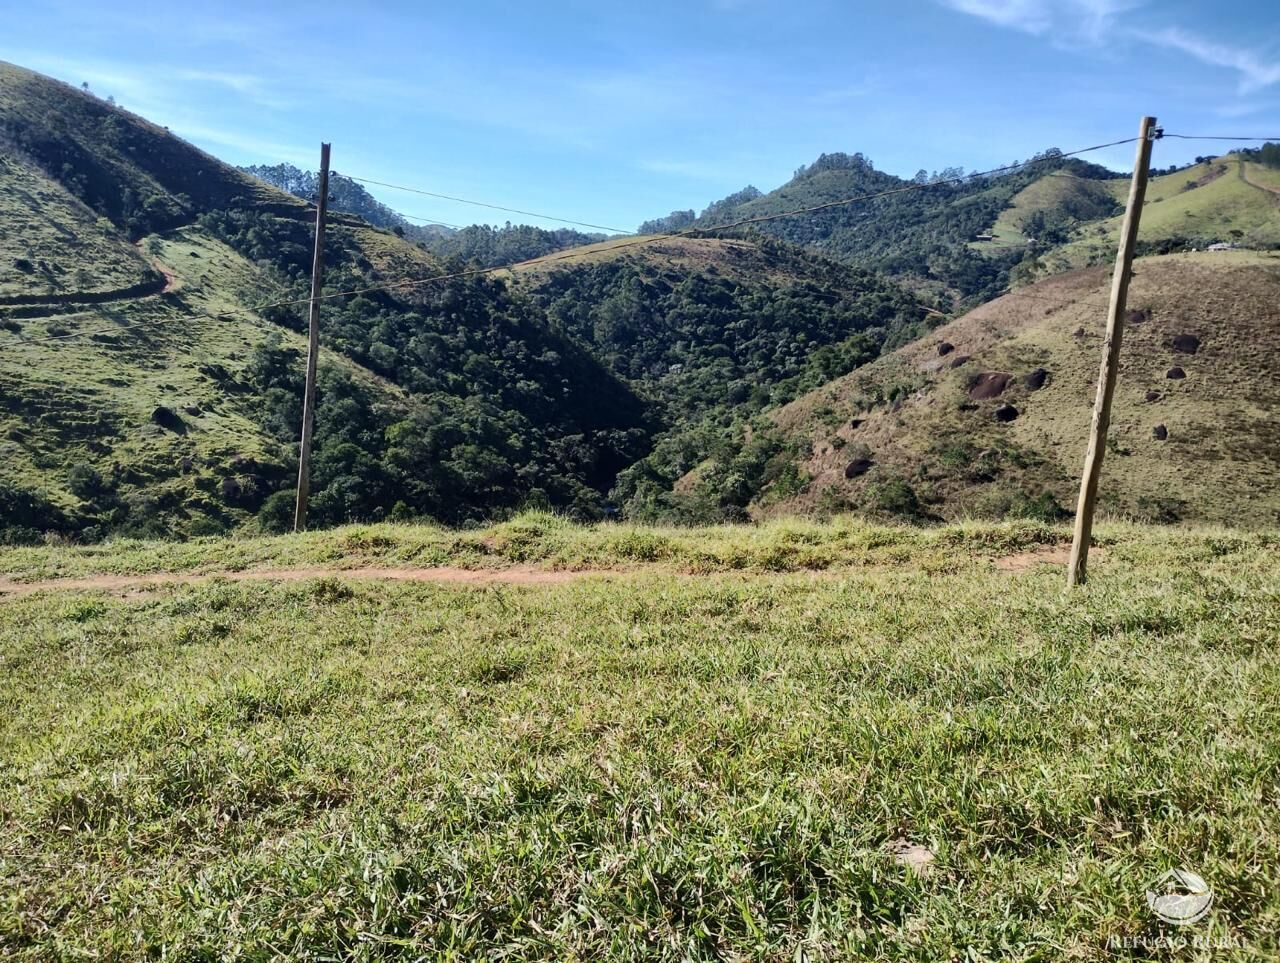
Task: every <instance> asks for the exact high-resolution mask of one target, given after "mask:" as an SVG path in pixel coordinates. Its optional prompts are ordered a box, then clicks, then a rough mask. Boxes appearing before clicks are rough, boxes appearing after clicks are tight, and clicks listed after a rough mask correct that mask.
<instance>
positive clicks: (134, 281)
mask: <svg viewBox="0 0 1280 963" xmlns="http://www.w3.org/2000/svg"><path fill="white" fill-rule="evenodd" d="M0 130H2V131H3V136H4V139H5V143H6V144H7V145H8V147H9V149H8V150H6V152H5V157H4V160H3V163H2V165H0V205H3V211H4V213H5V215H6V217H5V220H4V222H3V224H4V228H3V234H0V265H3V273H0V291H2V292H3V293H2V294H0V438H2V439H3V441H0V444H2V445H3V446H4V455H5V457H4V459H3V466H2V467H0V514H2V515H3V518H4V528H5V531H6V533H7V537H10V538H14V537H18V538H30V537H34V536H35V535H37V534H39V533H40V532H43V531H55V532H57V531H61V532H66V533H73V534H77V535H79V536H82V537H83V536H88V537H93V536H95V535H100V534H103V533H106V532H109V531H117V532H119V531H125V532H140V533H141V532H145V533H151V534H172V535H181V534H192V533H199V532H213V531H223V530H226V529H227V528H230V527H234V526H236V525H239V524H242V523H244V522H245V521H247V520H250V519H252V518H254V516H258V517H259V519H260V521H261V522H262V523H263V524H266V525H268V526H275V525H279V524H281V523H283V521H284V520H285V518H286V517H287V513H288V504H289V503H290V501H291V498H292V495H291V493H290V491H289V490H290V488H291V487H292V478H293V476H294V473H295V471H296V469H295V468H294V464H295V462H294V459H295V457H296V455H295V446H296V436H297V431H298V425H299V423H300V415H299V411H298V404H299V398H300V387H301V385H300V377H301V360H300V353H299V352H300V349H301V347H302V341H301V339H300V338H299V337H298V332H300V331H301V330H302V328H303V315H302V313H301V311H300V310H299V309H298V308H297V307H296V306H295V307H277V308H271V309H268V310H264V311H261V312H257V313H255V312H253V311H249V310H247V309H246V308H247V306H249V305H253V304H256V303H262V302H267V301H273V300H279V299H288V298H296V297H299V296H303V295H305V291H306V283H305V280H306V274H307V270H308V267H309V261H310V248H311V233H312V227H311V220H312V217H313V215H312V214H311V213H310V212H309V211H308V208H307V206H306V204H305V203H304V202H303V201H301V200H299V199H297V198H295V197H292V196H290V195H288V194H285V193H283V192H280V191H277V190H275V189H273V188H271V187H270V186H268V185H266V184H264V183H263V182H261V181H259V180H257V179H255V178H252V177H249V176H248V175H246V174H243V173H241V172H239V171H237V170H235V169H234V168H231V167H228V166H227V165H225V164H222V163H220V162H218V161H217V160H215V159H213V158H211V157H209V156H208V155H205V154H203V153H201V152H199V151H197V150H196V149H194V148H192V147H191V146H190V145H188V144H185V143H184V142H182V141H181V140H179V139H178V138H176V137H174V136H172V135H171V134H170V133H169V132H168V131H166V130H164V129H163V128H160V127H156V126H155V125H152V124H149V123H147V122H146V121H145V120H143V119H141V118H138V117H136V116H134V115H132V114H129V113H127V112H125V111H122V110H119V109H118V108H116V107H114V106H113V105H111V104H108V103H105V102H103V101H100V100H98V99H97V98H96V97H94V96H92V95H90V94H88V93H86V92H84V91H80V90H76V89H74V88H71V87H68V86H67V85H65V84H61V83H58V82H56V81H53V80H50V79H49V78H46V77H41V76H40V75H38V74H34V73H31V72H29V71H26V70H23V69H21V68H18V67H14V66H11V65H0ZM327 246H328V251H327V257H328V262H329V266H330V269H329V271H328V272H327V274H326V293H336V292H338V291H341V290H348V289H352V288H364V287H368V286H370V285H377V284H379V283H380V282H386V281H391V280H402V279H405V278H421V277H429V276H431V275H434V274H438V273H441V271H442V266H441V263H440V262H439V261H438V260H437V259H435V258H434V257H432V256H431V255H429V254H427V253H425V252H423V251H421V250H419V249H418V248H416V247H414V246H413V245H412V244H409V243H408V242H406V241H404V240H402V239H400V238H398V237H396V236H395V235H394V234H393V233H390V232H385V231H379V230H375V229H373V228H371V227H370V226H369V225H368V224H367V223H365V222H364V221H362V220H360V219H357V218H353V217H349V216H342V215H339V216H335V217H334V218H332V223H331V229H330V234H329V240H328V245H327ZM227 311H233V312H236V315H235V316H233V317H229V318H218V319H216V320H215V319H213V318H208V317H195V318H192V317H191V316H192V315H198V314H202V313H205V312H208V313H214V314H220V313H222V312H227ZM323 319H324V323H323V334H322V338H323V342H324V344H325V345H326V347H327V349H328V351H327V352H326V354H325V357H324V359H323V360H322V378H321V391H320V395H321V400H320V409H319V414H318V418H317V425H318V428H317V439H316V442H317V448H316V458H315V471H314V482H313V485H314V491H315V496H314V507H315V512H316V522H317V523H320V524H323V523H332V522H336V521H342V520H344V519H348V518H369V517H377V516H379V515H381V514H383V513H386V512H388V511H390V510H391V509H392V507H393V506H396V505H400V506H401V507H400V508H399V509H398V510H400V511H403V512H405V513H408V514H417V513H423V512H426V513H431V514H434V515H435V516H436V517H441V518H452V519H459V518H463V517H467V516H469V515H474V514H482V513H488V512H491V511H493V510H495V509H497V508H500V507H502V506H510V505H515V504H519V503H521V501H523V500H524V499H527V498H530V497H535V498H537V499H542V500H545V501H546V502H547V503H550V504H554V505H559V506H564V507H572V506H579V507H581V508H582V509H583V510H588V511H592V510H598V503H599V500H600V498H601V497H602V495H601V493H602V492H603V491H605V490H607V489H608V487H609V486H610V485H611V484H612V480H613V477H614V475H615V474H616V472H617V471H618V469H620V468H621V467H623V466H625V465H626V464H628V463H630V462H631V461H632V460H634V458H635V457H637V456H638V455H639V454H642V453H643V451H644V450H645V445H646V439H647V437H648V434H649V431H650V428H649V416H648V414H647V412H646V409H645V405H644V404H643V403H642V402H641V401H640V400H639V399H638V398H637V397H636V396H635V394H634V393H633V392H632V391H631V390H630V389H629V388H628V387H627V386H626V385H625V384H624V383H623V382H622V381H621V380H620V379H618V378H617V377H615V376H613V375H612V374H610V373H609V372H608V371H607V370H606V369H604V368H603V367H602V366H601V365H600V364H599V363H598V362H597V361H596V360H595V359H594V358H593V357H592V356H591V354H590V353H589V352H588V351H586V350H585V349H584V348H582V347H581V346H580V345H578V344H576V343H575V342H573V341H572V340H570V339H568V338H566V337H565V336H564V335H562V334H558V333H556V332H554V331H553V330H551V328H550V327H549V326H548V325H547V324H546V323H545V321H544V319H543V317H542V315H541V313H540V312H539V311H538V310H537V309H536V308H534V307H533V306H531V305H529V304H528V303H527V302H526V301H524V300H521V299H517V298H515V297H513V296H512V295H511V293H510V292H509V291H508V290H507V289H506V287H505V285H503V284H501V283H498V282H492V281H488V280H485V279H471V280H458V281H455V282H451V283H448V284H443V285H435V286H429V287H415V288H406V289H402V290H397V291H394V292H385V291H384V292H371V293H368V294H365V295H362V296H360V297H358V298H338V299H334V300H332V301H329V302H327V303H326V306H325V310H324V312H323ZM66 335H80V336H78V337H64V336H66ZM50 339H54V340H50Z"/></svg>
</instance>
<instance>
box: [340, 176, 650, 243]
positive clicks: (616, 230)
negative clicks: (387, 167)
mask: <svg viewBox="0 0 1280 963" xmlns="http://www.w3.org/2000/svg"><path fill="white" fill-rule="evenodd" d="M342 176H343V177H345V178H347V180H352V181H359V182H360V183H361V184H376V185H377V186H378V187H389V188H391V189H392V190H394V191H406V192H407V193H410V194H421V195H422V196H424V197H435V198H439V199H440V200H445V201H456V202H457V203H459V204H471V205H472V206H474V207H487V208H488V209H489V210H491V211H503V212H505V213H507V214H520V215H522V216H524V217H536V218H539V219H540V220H543V221H557V222H559V223H560V224H574V225H576V226H578V227H589V228H592V229H593V230H597V231H608V232H609V233H611V234H635V231H628V230H626V229H624V228H620V227H608V226H606V225H603V224H591V223H589V222H587V221H575V220H573V219H571V218H567V217H555V216H554V215H551V214H538V213H537V212H535V211H522V210H520V209H519V208H515V207H503V206H502V205H500V204H490V203H488V202H487V201H473V200H470V199H469V198H466V197H455V196H454V195H452V194H438V193H436V192H435V191H424V190H422V189H421V188H419V187H406V186H404V185H403V184H389V183H387V182H386V181H375V180H374V179H373V178H371V177H356V176H355V175H354V174H343V175H342Z"/></svg>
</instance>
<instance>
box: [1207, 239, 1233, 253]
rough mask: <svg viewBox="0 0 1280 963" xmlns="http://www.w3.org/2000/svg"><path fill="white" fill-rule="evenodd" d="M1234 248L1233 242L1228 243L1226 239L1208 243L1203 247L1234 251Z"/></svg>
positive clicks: (1213, 249) (1210, 249)
mask: <svg viewBox="0 0 1280 963" xmlns="http://www.w3.org/2000/svg"><path fill="white" fill-rule="evenodd" d="M1235 249H1236V246H1235V245H1234V244H1228V243H1227V242H1226V241H1219V242H1218V243H1217V244H1210V245H1209V246H1208V247H1207V248H1205V250H1206V251H1234V250H1235Z"/></svg>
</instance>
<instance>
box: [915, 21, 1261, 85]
mask: <svg viewBox="0 0 1280 963" xmlns="http://www.w3.org/2000/svg"><path fill="white" fill-rule="evenodd" d="M940 2H941V3H942V4H943V6H946V7H950V8H951V9H952V10H957V11H959V12H961V13H966V14H969V15H970V16H974V17H978V18H980V19H982V20H986V21H987V22H989V23H992V24H995V25H996V26H999V27H1004V28H1006V29H1010V30H1019V31H1022V32H1023V33H1028V34H1032V35H1035V36H1040V37H1044V38H1045V39H1047V40H1049V41H1051V42H1052V43H1054V44H1056V45H1058V46H1066V47H1070V46H1078V45H1080V44H1082V43H1084V44H1087V45H1090V46H1095V47H1105V46H1108V45H1111V44H1116V43H1131V42H1134V41H1137V42H1140V43H1146V44H1150V45H1153V46H1156V47H1162V48H1164V49H1166V50H1175V51H1178V52H1179V53H1183V54H1186V55H1188V56H1190V57H1193V58H1194V59H1196V60H1198V61H1200V62H1201V63H1203V64H1207V65H1209V66H1211V67H1224V68H1227V69H1229V70H1234V71H1236V72H1237V73H1238V74H1239V76H1240V82H1239V92H1240V93H1241V94H1250V93H1255V92H1257V91H1259V90H1262V89H1263V88H1265V87H1270V86H1271V85H1272V84H1275V83H1280V62H1275V61H1269V60H1267V59H1264V58H1263V57H1262V56H1261V55H1259V54H1258V53H1256V52H1254V51H1252V50H1248V49H1245V48H1243V47H1238V46H1234V45H1231V44H1227V43H1221V42H1219V41H1215V40H1209V39H1207V38H1204V37H1201V36H1199V35H1198V34H1195V33H1192V32H1191V31H1189V30H1185V29H1183V28H1182V27H1178V26H1167V27H1163V28H1160V29H1156V30H1151V29H1138V28H1137V27H1134V26H1132V25H1129V24H1126V23H1124V15H1125V14H1126V13H1128V12H1130V11H1132V10H1134V9H1136V8H1137V7H1138V6H1140V3H1139V2H1137V0H940Z"/></svg>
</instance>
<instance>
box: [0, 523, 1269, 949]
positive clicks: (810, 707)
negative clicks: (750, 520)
mask: <svg viewBox="0 0 1280 963" xmlns="http://www.w3.org/2000/svg"><path fill="white" fill-rule="evenodd" d="M1103 536H1104V540H1105V541H1106V542H1107V547H1106V553H1105V555H1103V556H1100V557H1099V558H1098V559H1097V560H1096V561H1095V565H1094V566H1093V570H1092V571H1093V579H1092V581H1091V583H1090V585H1089V586H1088V587H1087V589H1085V590H1084V591H1081V592H1079V593H1077V594H1076V595H1075V596H1072V597H1068V596H1067V595H1066V594H1065V593H1064V591H1063V588H1062V581H1061V572H1060V571H1059V570H1056V569H1052V568H1049V567H1045V566H1042V567H1038V568H1032V569H1029V570H1027V571H1025V572H1021V573H1016V574H1010V573H1006V572H1001V571H998V570H996V569H995V568H993V566H992V565H991V564H990V563H989V562H988V561H987V556H989V555H991V554H1003V553H1005V552H1008V551H1011V550H1015V549H1018V548H1025V547H1027V546H1029V545H1034V544H1039V543H1047V542H1055V541H1057V540H1058V539H1060V538H1061V533H1060V532H1059V531H1057V530H1044V529H1042V528H1039V527H1035V526H978V525H969V526H964V527H959V528H944V529H932V530H928V531H924V532H922V531H920V530H912V529H893V528H868V527H865V526H859V525H857V524H854V523H844V524H843V525H839V526H833V527H823V526H812V525H798V524H791V525H774V526H767V527H764V528H759V529H733V528H716V529H710V530H706V531H683V532H681V531H676V530H648V529H621V528H611V527H608V526H599V527H595V528H590V529H579V528H575V527H573V526H570V525H567V524H566V523H564V522H561V521H559V520H556V519H553V518H549V517H546V516H529V517H524V518H521V519H517V520H515V521H514V522H511V523H508V524H507V525H505V526H498V527H495V528H492V529H489V530H480V531H476V532H454V533H449V532H447V531H445V530H442V529H433V528H423V529H419V528H395V527H392V526H378V527H376V528H359V529H343V530H337V531H333V532H324V533H316V534H310V535H305V536H298V537H291V538H285V539H278V540H268V539H258V540H246V541H239V542H231V543H222V542H204V543H195V544H190V545H184V546H172V545H159V544H151V545H145V544H136V543H125V544H120V545H118V546H111V547H106V548H97V549H91V550H73V549H65V548H50V549H44V550H16V551H10V552H6V553H4V554H3V555H0V571H5V572H10V573H13V572H18V573H23V574H26V575H28V576H30V575H38V574H49V573H51V572H55V571H56V572H69V571H76V572H80V573H84V572H90V571H119V570H125V571H154V570H155V569H156V568H157V566H164V567H173V568H187V569H192V568H200V569H205V570H213V569H216V568H217V567H218V566H220V565H228V562H230V563H231V564H229V565H228V567H235V565H234V562H235V560H236V559H239V560H241V561H245V562H246V563H248V562H253V563H255V564H256V563H262V564H277V565H283V564H293V563H297V562H299V561H304V560H315V559H323V558H326V557H330V558H333V559H334V560H335V561H338V562H339V563H341V562H342V561H345V560H347V559H349V558H351V557H353V556H359V557H362V558H364V559H366V560H368V559H370V558H376V559H380V560H383V561H386V562H403V561H406V560H412V561H420V560H421V559H423V558H425V557H428V556H429V557H430V559H431V560H433V561H435V560H438V561H452V562H454V563H461V564H476V563H477V559H478V558H480V557H481V555H482V553H481V552H480V550H479V549H478V548H476V546H477V545H485V544H488V545H490V546H491V550H492V552H493V553H494V554H496V555H500V556H501V557H502V558H503V559H506V560H507V561H508V562H509V561H510V560H512V559H518V560H522V561H536V562H539V563H541V564H561V563H562V562H567V563H586V562H588V561H589V562H590V563H591V564H592V565H596V566H599V567H622V568H626V569H628V571H627V572H626V573H625V574H616V573H615V574H613V575H610V576H599V577H586V578H583V579H580V580H575V581H572V582H568V583H565V584H558V585H544V586H537V587H528V588H520V587H515V586H502V585H489V586H486V587H472V588H466V587H459V586H453V587H449V586H432V585H423V584H407V583H396V584H392V583H385V582H375V581H361V580H350V581H348V580H343V579H340V578H335V577H326V578H319V579H316V580H312V581H309V582H302V583H296V584H287V585H286V584H280V585H274V584H269V583H238V584H232V583H229V582H225V581H224V582H217V581H215V582H212V583H209V584H204V585H200V586H185V587H174V588H169V589H161V590H155V591H151V592H147V593H143V594H137V595H132V596H129V597H124V598H121V597H118V596H116V595H112V594H106V593H92V592H65V591H62V592H59V591H46V592H41V593H37V594H33V595H28V596H24V597H20V598H16V599H10V600H7V601H0V665H2V666H3V672H2V673H0V679H3V682H2V683H0V700H2V701H3V706H4V712H3V716H2V718H3V722H0V777H3V778H2V779H0V894H3V896H2V898H0V951H3V955H6V956H7V957H8V958H13V959H20V960H25V959H50V958H65V959H70V958H95V959H101V958H113V959H141V958H160V957H163V958H170V959H269V958H301V959H335V958H344V959H368V960H372V959H384V960H385V959H422V958H446V959H458V960H471V959H477V958H497V957H499V956H501V957H504V958H508V959H532V958H536V959H583V960H586V959H591V960H595V959H658V958H661V959H679V958H691V959H733V958H736V959H864V958H867V959H869V958H875V959H884V960H906V959H911V960H936V959H968V960H982V959H993V960H994V959H1027V960H1029V959H1036V960H1061V959H1082V960H1102V959H1114V958H1117V957H1124V956H1125V955H1126V953H1125V952H1116V951H1113V950H1109V949H1108V948H1107V941H1108V940H1109V939H1111V938H1155V937H1158V936H1160V935H1161V933H1162V931H1161V930H1160V928H1159V926H1158V925H1157V924H1156V923H1155V922H1154V921H1153V919H1152V918H1151V916H1150V914H1149V913H1148V911H1147V908H1146V906H1145V902H1144V896H1143V891H1144V888H1145V886H1146V884H1147V883H1148V882H1149V881H1151V880H1152V879H1153V878H1154V877H1156V876H1158V875H1159V874H1160V873H1162V872H1163V871H1164V870H1166V869H1168V868H1170V867H1174V866H1185V867H1186V868H1189V869H1193V870H1195V871H1197V872H1199V873H1200V874H1201V875H1203V876H1204V877H1205V879H1206V880H1207V881H1208V882H1209V883H1210V885H1211V886H1212V887H1213V889H1214V892H1215V908H1214V911H1213V913H1212V915H1211V916H1210V917H1209V919H1208V920H1206V921H1205V922H1204V923H1202V924H1200V925H1199V926H1198V927H1197V928H1196V929H1195V931H1194V932H1195V933H1196V934H1198V935H1201V936H1213V937H1217V938H1223V939H1230V940H1232V941H1236V942H1238V943H1239V944H1240V945H1242V946H1244V947H1246V949H1244V950H1241V951H1239V952H1237V953H1236V954H1234V955H1233V956H1231V958H1242V959H1244V958H1251V959H1273V958H1275V954H1276V945H1275V942H1274V934H1275V933H1276V932H1277V931H1280V898H1278V897H1277V892H1276V889H1275V887H1274V880H1275V873H1274V868H1275V866H1276V861H1277V858H1280V834H1278V833H1277V832H1276V825H1277V821H1276V815H1277V814H1276V807H1277V795H1276V793H1277V776H1278V773H1280V735H1278V733H1280V660H1278V658H1277V652H1276V640H1277V634H1278V632H1280V606H1278V605H1277V604H1276V601H1277V599H1276V595H1277V592H1278V591H1280V566H1278V565H1277V562H1276V557H1277V556H1276V547H1277V537H1276V535H1275V534H1253V535H1241V534H1234V533H1231V532H1228V531H1225V530H1205V531H1200V532H1194V533H1188V532H1175V531H1162V530H1143V529H1138V528H1128V527H1119V528H1117V527H1106V528H1104V529H1103ZM450 538H452V539H453V540H454V541H453V542H450V541H449V539H450ZM423 544H426V545H429V546H432V548H431V549H430V551H429V552H424V553H421V554H412V550H413V547H415V546H420V545H423ZM504 545H505V546H508V547H507V548H501V547H496V548H494V547H493V546H504ZM515 545H522V546H524V548H523V549H521V550H519V551H517V550H515V549H513V548H511V547H510V546H515ZM778 545H802V546H805V547H806V548H809V549H813V550H815V551H821V552H823V553H825V554H826V555H827V556H829V557H828V558H827V560H826V566H825V567H827V568H830V569H831V570H832V571H831V572H830V573H828V574H825V575H822V576H817V577H815V576H814V575H813V574H811V573H809V572H805V571H793V572H770V571H768V569H769V568H770V565H769V564H767V562H765V561H764V559H765V557H767V556H766V555H761V554H760V553H761V552H762V551H764V550H765V547H766V546H774V547H776V546H778ZM868 552H871V553H880V556H879V560H880V561H881V562H885V563H887V564H867V559H866V553H868ZM690 553H698V554H701V555H705V556H711V557H731V558H736V557H742V558H747V559H752V560H753V561H751V562H750V564H748V565H746V566H745V567H744V568H743V570H730V571H720V570H708V571H707V572H706V573H705V574H682V571H684V570H686V569H687V570H689V571H694V570H695V569H692V568H689V566H688V557H689V554H690ZM483 557H484V558H486V559H488V560H489V561H488V562H487V564H505V563H498V562H495V561H494V560H493V559H492V558H491V556H483ZM930 558H934V559H939V560H943V561H945V562H946V564H945V565H942V566H940V567H938V566H933V565H929V564H925V562H926V561H927V560H928V559H930ZM917 560H919V561H920V563H919V564H917ZM729 567H730V568H735V569H736V567H735V566H729ZM792 567H793V568H803V567H805V566H801V565H795V566H792ZM902 839H906V840H909V841H911V842H914V843H917V844H920V845H922V846H926V847H928V848H929V849H930V850H931V851H932V852H933V853H934V854H935V859H934V862H933V864H932V871H930V872H928V873H927V874H924V875H917V874H915V873H914V872H912V871H911V870H908V869H907V868H905V867H904V866H902V865H900V864H899V863H898V862H897V861H896V860H895V859H894V858H893V856H892V854H891V852H890V847H891V846H892V845H893V843H894V842H895V841H897V840H902ZM1173 935H1175V936H1176V935H1178V934H1173ZM1137 955H1141V954H1137ZM1156 955H1157V956H1159V953H1158V952H1157V953H1156ZM1178 958H1187V959H1193V958H1194V959H1209V958H1211V955H1210V954H1208V953H1203V954H1200V955H1199V956H1197V955H1196V954H1194V953H1191V954H1184V955H1181V956H1179V957H1178ZM1212 958H1214V959H1217V958H1227V956H1212Z"/></svg>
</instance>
